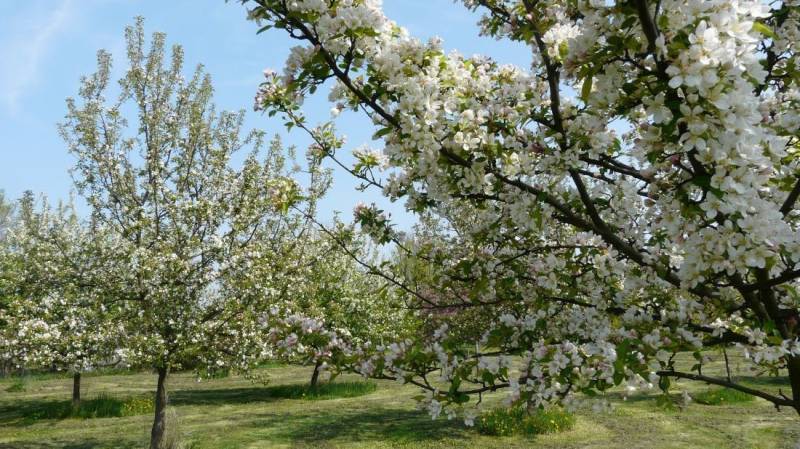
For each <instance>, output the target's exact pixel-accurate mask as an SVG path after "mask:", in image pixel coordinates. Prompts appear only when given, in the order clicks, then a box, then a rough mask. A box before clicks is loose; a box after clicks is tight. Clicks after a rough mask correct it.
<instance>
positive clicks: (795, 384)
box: [786, 356, 800, 414]
mask: <svg viewBox="0 0 800 449" xmlns="http://www.w3.org/2000/svg"><path fill="white" fill-rule="evenodd" d="M786 367H787V368H788V369H789V384H790V385H791V386H792V401H794V409H795V411H796V412H797V413H798V414H800V357H796V356H788V357H786Z"/></svg>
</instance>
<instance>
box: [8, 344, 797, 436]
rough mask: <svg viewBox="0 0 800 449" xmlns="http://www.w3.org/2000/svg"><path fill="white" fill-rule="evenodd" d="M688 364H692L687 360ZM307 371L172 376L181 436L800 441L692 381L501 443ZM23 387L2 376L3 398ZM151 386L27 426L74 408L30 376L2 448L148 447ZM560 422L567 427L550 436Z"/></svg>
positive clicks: (89, 380) (139, 382)
mask: <svg viewBox="0 0 800 449" xmlns="http://www.w3.org/2000/svg"><path fill="white" fill-rule="evenodd" d="M691 362H692V360H691V357H689V360H687V363H691ZM715 363H717V362H715ZM720 366H721V365H713V366H708V367H704V370H703V372H704V373H712V374H713V373H715V372H717V373H721V372H722V371H719V368H720ZM311 369H312V368H311V367H302V366H278V365H274V364H272V365H268V366H266V367H264V368H263V369H262V371H261V372H260V374H264V375H267V376H268V377H269V379H270V382H269V384H267V385H260V384H254V383H252V382H251V381H250V380H248V379H245V378H243V377H241V376H238V375H236V374H231V375H230V376H228V377H225V378H220V379H207V380H203V381H201V382H198V381H197V379H196V377H195V376H194V375H192V374H191V373H176V374H174V375H171V377H170V379H169V380H168V388H169V394H170V402H171V404H172V406H171V407H170V411H171V413H172V415H171V416H174V420H175V422H177V423H178V425H177V426H175V428H176V429H177V430H176V434H177V435H178V436H179V438H180V440H181V442H182V443H183V445H184V446H185V447H187V448H192V449H239V448H240V449H245V448H248V449H249V448H252V449H266V448H270V449H295V448H298V449H299V448H320V449H333V448H354V449H389V448H398V449H399V448H407V449H411V448H414V449H416V448H420V449H446V448H449V449H452V448H461V447H470V448H479V449H489V448H492V449H500V448H520V449H521V448H530V447H536V448H537V449H539V448H542V449H548V448H550V449H555V448H593V449H608V448H648V449H678V448H721V449H726V448H731V449H733V448H735V449H757V448H763V449H767V448H769V449H775V448H779V449H780V448H785V449H791V448H793V447H794V445H795V444H796V443H797V442H798V441H799V440H800V418H798V416H797V414H796V412H793V411H791V410H788V409H785V408H784V409H782V410H781V411H780V412H778V411H776V410H775V408H774V407H772V406H771V405H770V404H769V403H767V402H766V401H763V400H761V399H755V400H751V401H748V402H736V401H735V400H730V397H728V396H725V397H726V399H725V400H722V401H720V403H719V405H716V406H713V407H712V406H707V405H704V404H700V403H698V402H699V401H698V399H697V398H698V397H700V398H703V397H704V393H706V394H708V393H707V392H716V391H717V390H716V389H710V388H709V387H707V386H705V385H702V384H697V383H693V382H685V381H680V382H676V383H675V384H674V391H673V395H674V396H675V397H679V396H680V390H681V389H687V390H688V391H689V393H690V394H691V396H692V397H694V398H695V400H694V401H692V402H690V403H689V404H688V405H687V406H684V407H680V408H677V409H675V410H672V411H665V410H664V409H663V408H661V407H659V405H658V400H659V398H660V397H662V395H661V394H660V393H659V392H657V391H652V392H649V393H645V394H637V395H634V396H630V397H627V398H625V397H623V395H622V393H621V391H612V392H610V393H608V394H607V395H606V399H608V400H609V401H610V402H611V403H612V405H613V409H612V411H611V412H595V411H593V410H592V407H591V405H592V404H591V402H588V403H586V404H585V405H583V406H581V407H579V409H578V410H577V411H576V412H575V413H574V415H572V416H570V417H569V418H564V419H565V420H568V421H563V422H561V421H559V419H561V417H556V418H554V417H552V416H550V417H548V416H547V415H535V416H537V418H535V419H536V420H538V421H532V424H531V429H522V431H521V432H517V433H512V434H510V435H506V436H495V435H487V434H485V433H486V432H482V431H481V429H480V419H481V418H480V417H479V418H477V419H476V420H475V424H476V426H475V427H474V428H469V427H465V426H464V425H463V422H461V421H460V420H447V419H446V418H440V419H438V420H435V421H434V420H431V419H430V417H429V416H428V415H427V414H426V413H424V412H421V411H419V410H416V408H415V403H414V402H413V400H411V397H412V396H415V395H416V394H418V393H419V391H418V390H417V389H416V388H414V387H411V386H401V385H398V384H396V383H393V382H387V381H377V382H364V381H363V380H361V379H360V378H358V377H355V376H340V377H339V378H337V381H336V383H333V384H326V383H323V384H321V385H320V387H319V388H318V389H317V390H313V391H312V390H311V389H310V388H309V387H307V386H306V384H307V382H308V379H310V377H311ZM735 374H736V375H737V376H738V379H740V380H742V381H743V382H744V383H745V384H746V385H750V386H758V387H759V388H765V389H767V390H769V391H772V392H775V393H777V392H778V390H780V389H782V390H783V391H784V392H785V391H787V384H786V379H785V378H780V377H779V378H754V377H748V376H750V375H751V374H749V373H748V372H746V371H745V370H743V369H740V370H738V371H736V373H735ZM15 381H16V380H15V379H4V380H0V391H4V390H6V389H7V388H8V387H9V386H10V385H11V384H12V383H13V382H15ZM155 382H156V379H155V376H154V375H153V374H152V373H147V372H142V373H134V374H124V375H123V374H113V375H105V376H89V377H86V378H85V379H84V385H83V386H84V397H85V398H87V399H86V400H85V405H84V406H85V407H87V409H86V411H85V412H83V413H84V416H77V417H66V418H64V417H59V416H58V415H57V414H56V415H50V416H53V417H47V416H39V417H37V419H31V418H30V416H31V415H30V414H31V413H34V411H36V410H46V409H48V407H51V406H50V405H48V404H52V403H62V404H64V403H68V399H69V397H70V391H71V390H70V388H71V379H69V378H57V377H53V378H39V379H28V380H27V381H26V384H25V391H20V392H3V393H0V448H3V449H5V448H18V449H44V448H72V449H100V448H123V449H137V448H144V447H146V446H147V442H148V434H149V430H150V425H151V423H152V416H151V411H150V410H151V409H149V407H150V405H149V404H148V405H142V406H141V408H137V409H136V410H138V411H136V412H134V411H133V409H131V410H128V411H126V410H125V409H124V408H123V410H122V411H121V412H118V410H119V408H118V407H119V405H118V404H119V403H122V404H126V403H129V404H130V403H132V402H131V401H133V400H134V399H136V398H141V399H142V400H149V398H152V392H153V389H154V387H155ZM721 394H722V395H728V394H729V393H727V392H726V393H721ZM99 398H105V399H104V401H106V402H105V403H104V405H102V406H101V405H100V404H97V406H96V407H94V408H92V407H90V404H91V401H92V400H95V399H99ZM502 399H503V397H502V395H485V396H484V398H483V403H482V406H483V409H484V410H485V411H486V413H491V411H492V410H494V409H495V408H496V407H497V406H498V405H499V402H500V401H501V400H502ZM52 407H55V406H52ZM123 407H124V405H123ZM136 407H139V406H138V405H137V406H136ZM90 410H94V411H93V412H91V411H90ZM91 416H110V417H104V418H91ZM539 418H541V419H539ZM551 420H553V421H554V423H552V424H551V423H550V421H551ZM555 423H559V424H558V430H559V431H557V432H550V430H555V428H554V427H553V426H554V424H555ZM565 429H566V430H565Z"/></svg>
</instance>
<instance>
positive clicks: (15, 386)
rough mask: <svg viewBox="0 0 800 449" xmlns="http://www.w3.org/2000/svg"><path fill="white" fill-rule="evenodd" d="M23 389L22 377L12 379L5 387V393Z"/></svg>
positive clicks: (23, 381)
mask: <svg viewBox="0 0 800 449" xmlns="http://www.w3.org/2000/svg"><path fill="white" fill-rule="evenodd" d="M23 391H25V380H24V379H14V380H13V381H12V382H11V384H10V385H9V386H8V387H6V392H7V393H21V392H23Z"/></svg>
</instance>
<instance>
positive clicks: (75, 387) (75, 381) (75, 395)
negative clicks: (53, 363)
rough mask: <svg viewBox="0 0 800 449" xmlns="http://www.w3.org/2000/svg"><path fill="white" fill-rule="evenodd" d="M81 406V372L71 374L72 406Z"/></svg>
mask: <svg viewBox="0 0 800 449" xmlns="http://www.w3.org/2000/svg"><path fill="white" fill-rule="evenodd" d="M80 406H81V373H79V372H76V373H75V374H73V375H72V408H75V409H77V408H78V407H80Z"/></svg>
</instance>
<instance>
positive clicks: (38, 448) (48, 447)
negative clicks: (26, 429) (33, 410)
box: [0, 439, 141, 449]
mask: <svg viewBox="0 0 800 449" xmlns="http://www.w3.org/2000/svg"><path fill="white" fill-rule="evenodd" d="M101 447H103V448H106V447H113V448H118V449H135V448H139V447H141V444H136V443H133V442H131V441H124V440H103V441H99V440H92V439H90V440H84V441H80V442H75V441H59V440H50V441H46V442H45V441H35V442H34V441H15V442H14V443H0V449H96V448H101Z"/></svg>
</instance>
